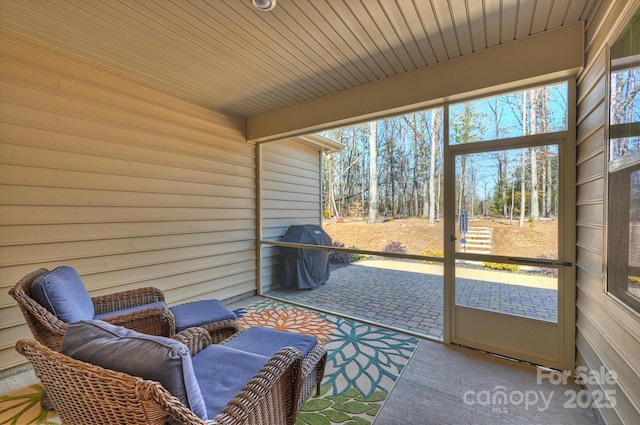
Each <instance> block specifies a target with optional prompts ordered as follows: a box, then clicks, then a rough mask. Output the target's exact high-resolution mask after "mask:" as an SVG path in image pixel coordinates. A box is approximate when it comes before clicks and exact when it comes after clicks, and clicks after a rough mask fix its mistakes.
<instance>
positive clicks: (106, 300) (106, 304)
mask: <svg viewBox="0 0 640 425" xmlns="http://www.w3.org/2000/svg"><path fill="white" fill-rule="evenodd" d="M91 299H92V300H93V306H94V308H95V310H96V314H104V313H110V312H112V311H118V310H124V309H126V308H131V307H138V306H140V305H145V304H150V303H153V302H156V301H164V294H163V293H162V291H161V290H160V289H158V288H152V287H147V288H138V289H131V290H128V291H121V292H116V293H114V294H108V295H100V296H97V297H93V298H91Z"/></svg>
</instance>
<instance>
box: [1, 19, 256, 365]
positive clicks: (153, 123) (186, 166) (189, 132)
mask: <svg viewBox="0 0 640 425" xmlns="http://www.w3.org/2000/svg"><path fill="white" fill-rule="evenodd" d="M0 42H1V43H2V44H1V46H0V55H1V58H0V59H1V61H2V62H1V63H0V98H1V99H0V101H1V104H0V107H1V112H2V114H1V121H0V369H7V368H10V367H12V366H15V365H17V364H20V363H24V359H23V358H22V357H21V356H19V355H18V354H17V353H16V352H15V350H14V348H13V347H14V344H15V342H16V340H17V339H19V338H27V337H30V336H31V332H30V331H29V329H28V327H27V326H26V324H25V323H24V320H23V317H22V314H21V312H20V311H19V309H18V307H17V305H16V303H15V301H14V300H13V299H12V298H11V297H10V296H9V295H8V293H7V292H8V290H9V288H11V287H12V286H13V285H14V284H15V282H16V281H17V280H18V279H20V278H21V277H22V276H24V275H26V274H27V273H29V272H31V271H33V270H36V269H38V268H40V267H46V268H50V269H51V268H54V267H56V266H58V265H62V264H68V265H71V266H73V267H75V268H76V269H77V270H78V271H79V273H80V274H81V276H82V277H83V280H84V282H85V284H86V286H87V288H88V289H89V291H90V293H91V294H92V295H100V294H107V293H111V292H114V291H119V290H125V289H131V288H137V287H143V286H156V287H159V288H161V289H162V290H163V291H164V292H165V294H166V297H167V301H168V302H169V304H175V303H180V302H186V301H195V300H198V299H204V298H220V299H229V298H235V297H241V296H244V295H247V294H251V293H254V291H255V276H256V270H255V269H256V258H255V234H256V222H255V219H256V212H255V211H256V202H255V174H256V172H255V146H254V145H253V144H250V143H247V142H246V141H245V134H244V120H241V119H236V118H233V117H228V116H225V115H222V114H218V113H214V112H211V111H207V110H205V109H203V108H200V107H198V106H195V105H193V104H190V103H189V102H187V101H183V100H181V99H178V98H176V97H173V96H172V95H170V94H167V93H162V92H160V91H158V90H154V89H152V88H150V87H147V86H145V85H144V84H141V83H138V82H135V81H132V80H130V79H128V78H127V77H126V76H123V75H118V74H116V73H114V72H111V71H110V70H109V69H107V68H102V67H99V66H97V65H95V64H93V63H91V62H88V61H85V60H83V59H80V58H77V57H74V56H72V55H70V54H68V53H66V52H63V51H59V50H55V49H53V48H50V47H48V46H46V45H43V44H38V43H35V42H33V41H30V40H28V39H26V38H23V37H22V36H20V35H17V34H14V33H11V32H9V31H2V32H1V33H0Z"/></svg>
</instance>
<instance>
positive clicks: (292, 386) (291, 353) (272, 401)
mask: <svg viewBox="0 0 640 425" xmlns="http://www.w3.org/2000/svg"><path fill="white" fill-rule="evenodd" d="M301 367H302V358H301V356H300V352H299V351H298V350H297V349H295V348H293V347H285V348H282V349H280V350H279V351H278V352H277V353H276V354H274V355H273V357H271V359H270V360H269V361H268V362H267V363H266V364H265V365H264V366H263V367H262V369H260V371H258V373H257V374H256V375H255V376H254V377H253V378H252V379H251V380H250V381H249V382H247V384H245V386H244V387H243V388H242V390H241V391H240V392H239V393H238V394H237V395H236V396H235V397H234V398H233V400H231V401H229V403H227V405H226V406H225V407H224V408H223V409H222V410H221V411H220V412H219V413H218V414H217V415H216V416H215V417H214V418H213V419H212V421H211V423H213V424H247V423H260V420H261V418H263V419H262V420H264V418H269V423H274V424H283V425H285V424H293V423H294V421H295V414H296V411H297V409H296V406H295V405H294V398H293V397H292V392H295V391H297V386H298V383H299V380H300V368H301Z"/></svg>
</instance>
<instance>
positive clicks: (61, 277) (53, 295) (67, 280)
mask: <svg viewBox="0 0 640 425" xmlns="http://www.w3.org/2000/svg"><path fill="white" fill-rule="evenodd" d="M31 297H32V298H33V299H34V300H36V302H38V304H40V305H41V306H43V307H44V308H46V309H47V310H49V311H50V312H51V313H53V314H54V315H55V316H56V317H57V318H58V319H60V320H62V321H63V322H65V323H73V322H77V321H78V320H90V319H93V316H94V315H95V309H94V307H93V301H92V300H91V296H90V295H89V293H88V292H87V289H86V288H85V287H84V284H83V283H82V279H80V276H78V273H77V272H76V270H75V269H74V268H73V267H69V266H60V267H57V268H55V269H53V270H51V271H50V272H49V273H45V274H43V275H41V276H39V277H38V278H37V279H36V280H35V281H34V282H33V284H32V285H31Z"/></svg>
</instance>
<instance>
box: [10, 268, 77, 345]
mask: <svg viewBox="0 0 640 425" xmlns="http://www.w3.org/2000/svg"><path fill="white" fill-rule="evenodd" d="M48 272H49V270H47V269H44V268H42V269H39V270H36V271H34V272H32V273H29V274H28V275H26V276H25V277H23V278H22V279H20V281H18V283H16V285H15V286H14V287H13V288H11V289H10V290H9V295H11V296H12V297H13V298H14V299H15V300H16V301H17V302H18V306H19V307H20V310H21V311H22V313H23V315H24V317H25V320H26V321H27V325H29V328H30V329H31V332H32V333H33V335H34V337H35V338H36V339H38V340H39V341H40V342H42V343H43V344H45V345H46V346H47V347H49V348H50V349H52V350H58V351H59V350H60V347H61V346H62V337H63V336H64V333H65V332H66V330H67V324H66V323H64V322H63V321H62V320H60V319H58V318H57V317H56V316H54V315H53V314H52V313H51V312H49V310H47V309H46V308H44V307H43V306H42V305H40V304H38V303H37V302H36V301H35V300H34V299H33V298H31V285H32V283H33V282H34V281H35V280H36V279H37V278H38V277H39V276H41V275H43V274H46V273H48Z"/></svg>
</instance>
